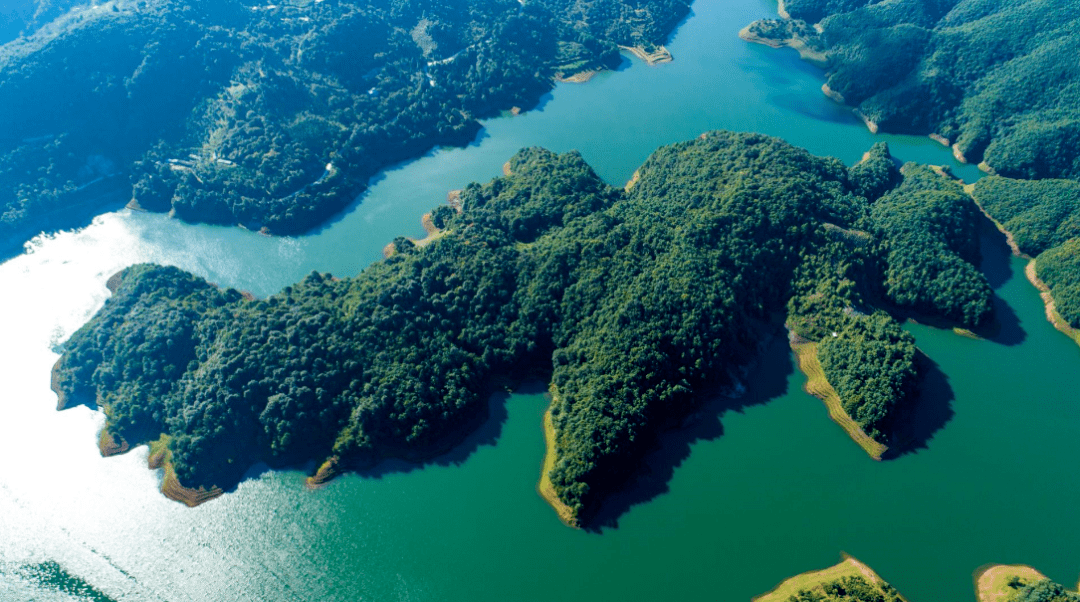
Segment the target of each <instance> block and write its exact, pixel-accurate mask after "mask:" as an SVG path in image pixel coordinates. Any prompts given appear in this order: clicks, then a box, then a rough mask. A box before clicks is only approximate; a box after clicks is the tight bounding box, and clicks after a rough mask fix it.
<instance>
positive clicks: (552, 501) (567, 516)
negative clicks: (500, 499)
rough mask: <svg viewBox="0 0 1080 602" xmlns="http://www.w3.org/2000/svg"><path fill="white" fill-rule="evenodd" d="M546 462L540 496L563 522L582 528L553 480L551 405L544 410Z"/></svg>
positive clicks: (540, 482) (553, 456)
mask: <svg viewBox="0 0 1080 602" xmlns="http://www.w3.org/2000/svg"><path fill="white" fill-rule="evenodd" d="M551 397H552V400H551V404H552V406H554V405H555V398H556V393H555V390H554V387H552V395H551ZM543 428H544V450H545V451H544V462H543V464H542V465H541V468H540V481H539V482H538V483H537V484H536V492H537V493H539V494H540V497H542V498H544V501H545V502H547V503H548V505H550V506H551V507H552V508H553V509H554V510H555V513H556V514H558V515H559V520H561V521H562V522H563V524H564V525H566V526H567V527H573V528H574V529H580V528H581V526H580V525H579V524H578V520H577V515H576V514H575V513H574V510H573V509H572V508H570V507H569V506H567V505H566V504H564V503H563V501H562V500H560V499H559V496H558V494H557V493H555V486H554V485H553V484H552V482H551V476H550V474H549V473H550V472H551V470H552V469H553V468H555V459H556V455H557V453H556V450H555V445H556V440H555V424H554V423H553V422H552V419H551V406H548V409H546V410H544V425H543Z"/></svg>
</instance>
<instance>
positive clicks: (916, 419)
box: [882, 351, 956, 460]
mask: <svg viewBox="0 0 1080 602" xmlns="http://www.w3.org/2000/svg"><path fill="white" fill-rule="evenodd" d="M916 361H917V362H918V363H919V368H920V372H921V373H922V374H921V378H920V379H919V393H918V395H917V396H916V398H915V400H914V402H913V403H912V404H911V405H910V407H909V408H908V409H907V410H906V411H904V412H902V413H901V414H900V415H899V416H898V417H897V424H896V427H895V428H894V432H893V437H894V439H895V440H896V441H898V442H899V443H896V444H894V445H892V446H891V447H889V449H888V451H886V452H885V454H884V455H883V456H882V460H895V459H897V458H900V457H902V456H906V455H909V454H914V453H918V452H919V451H921V450H924V449H929V447H930V445H929V442H930V440H931V439H933V438H934V435H935V434H937V432H938V431H940V430H941V429H943V428H944V427H945V425H946V424H947V423H948V422H949V421H950V420H952V418H953V416H954V415H955V412H954V411H953V408H952V402H953V400H954V399H955V398H956V395H955V394H954V393H953V390H952V387H951V386H950V385H949V377H948V376H947V375H946V374H945V373H944V372H942V370H941V367H940V366H938V364H937V362H935V361H934V360H932V359H930V358H929V357H927V355H926V354H924V353H923V352H921V351H919V352H918V355H917V356H916Z"/></svg>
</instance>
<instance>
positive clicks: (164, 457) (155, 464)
mask: <svg viewBox="0 0 1080 602" xmlns="http://www.w3.org/2000/svg"><path fill="white" fill-rule="evenodd" d="M149 446H150V455H149V456H147V458H146V464H147V466H148V467H149V468H150V469H151V470H156V469H158V468H161V469H163V470H164V474H163V475H162V480H161V494H162V495H164V496H165V497H167V498H169V499H170V500H173V501H175V502H181V503H182V504H184V505H186V506H187V507H188V508H194V507H195V506H198V505H199V504H203V503H205V502H209V501H210V500H212V499H214V498H216V497H219V496H221V495H222V494H223V493H225V491H224V490H223V489H221V488H220V487H211V488H210V489H209V490H208V489H206V488H205V487H199V488H198V489H193V488H191V487H185V486H183V485H182V484H181V483H180V479H178V478H176V470H174V469H173V464H172V452H171V451H169V437H168V435H162V436H161V438H160V439H158V440H157V441H152V442H151V443H150V444H149Z"/></svg>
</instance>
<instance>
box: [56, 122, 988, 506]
mask: <svg viewBox="0 0 1080 602" xmlns="http://www.w3.org/2000/svg"><path fill="white" fill-rule="evenodd" d="M872 155H873V156H876V158H877V160H880V161H888V162H891V158H889V157H888V151H887V149H886V148H885V147H884V146H881V147H878V148H877V149H875V151H874V153H872ZM878 167H879V168H881V169H877V168H874V169H870V168H868V167H866V166H862V167H858V166H857V167H854V168H851V169H848V168H847V167H845V166H844V165H843V164H841V163H840V162H839V161H838V160H836V159H829V158H819V157H815V156H813V155H810V154H809V153H807V152H806V151H804V150H802V149H798V148H795V147H792V146H790V145H788V144H786V143H784V142H782V141H780V140H778V139H775V138H770V137H767V136H762V135H758V134H734V133H728V132H711V133H707V134H704V135H702V136H701V137H700V138H698V139H695V140H693V141H689V142H683V143H679V144H674V145H671V146H667V147H664V148H661V149H660V150H658V151H656V152H655V153H654V154H653V155H652V156H651V157H650V158H649V159H648V160H647V161H646V162H645V164H644V165H642V166H641V168H640V170H639V177H638V178H637V179H636V182H635V184H634V185H633V186H632V187H630V188H629V189H628V190H622V189H616V188H612V187H610V186H608V185H607V184H605V183H604V182H603V181H602V180H600V179H599V178H598V177H597V176H596V174H595V173H594V172H593V171H592V169H591V168H589V166H588V165H587V164H586V163H585V162H584V161H583V159H582V158H581V156H580V155H578V154H577V153H567V154H563V155H556V154H553V153H551V152H548V151H545V150H542V149H526V150H523V151H521V152H519V153H518V154H517V155H516V156H515V157H513V158H512V159H511V160H510V162H509V170H510V175H508V176H506V177H501V178H497V179H495V180H493V181H491V182H490V183H488V184H484V185H479V184H470V185H469V186H468V187H466V188H465V189H464V191H463V193H462V195H461V212H460V213H459V212H457V211H455V210H453V209H451V208H449V207H442V208H439V209H437V210H435V211H434V212H433V215H432V221H433V223H434V224H435V225H436V226H438V227H440V228H442V229H443V231H442V232H441V233H440V235H439V236H438V237H436V238H435V240H433V241H432V242H430V243H429V244H426V245H423V246H418V245H416V244H414V243H413V242H411V241H409V240H407V239H404V238H400V239H397V240H395V241H394V243H393V245H392V249H393V253H392V254H391V255H390V257H389V258H388V259H386V260H385V261H380V262H378V263H376V264H374V265H372V266H370V267H369V268H367V269H366V270H364V271H363V272H361V273H360V274H359V275H357V276H356V277H353V278H346V279H341V280H339V279H335V278H331V277H329V276H328V275H324V274H317V273H313V274H311V275H310V276H309V277H308V278H306V279H305V280H304V281H302V282H300V283H298V284H296V285H293V286H290V287H287V288H285V289H284V290H283V291H282V292H280V293H278V294H276V295H274V296H271V297H270V298H268V299H264V300H258V299H249V298H245V297H244V296H242V295H241V294H240V293H237V292H236V291H232V290H221V289H219V288H217V287H214V286H212V285H209V284H207V283H206V282H205V281H203V280H202V279H200V278H197V277H195V276H192V275H190V274H187V273H184V272H182V271H181V270H178V269H176V268H169V267H158V266H150V265H139V266H134V267H131V268H128V269H127V270H125V271H124V272H122V273H121V275H120V284H119V287H118V288H117V290H116V293H115V295H114V296H113V297H112V298H110V299H109V300H108V301H107V302H106V304H105V306H104V308H103V309H102V310H101V311H100V312H99V313H98V314H97V315H96V316H94V317H93V319H91V320H90V322H89V323H87V324H86V325H85V326H84V327H83V328H82V329H80V330H79V331H78V332H76V333H75V334H74V335H73V336H72V337H71V339H70V340H69V341H68V342H67V343H66V345H65V351H64V355H63V357H62V358H61V359H60V361H59V362H58V364H57V367H56V380H55V382H56V387H57V390H58V392H59V393H60V395H61V396H62V397H63V398H66V399H69V400H71V401H80V400H82V401H90V400H96V401H97V403H99V404H100V405H101V406H102V407H103V408H104V409H105V413H106V416H107V418H108V423H107V427H106V428H107V429H108V431H109V432H110V433H111V434H113V435H114V436H115V437H119V438H121V439H123V440H126V441H128V442H132V443H135V442H142V441H148V440H152V439H155V438H156V437H157V436H158V435H159V434H161V433H164V434H168V435H169V436H170V446H171V451H172V454H173V459H174V462H175V468H176V473H177V475H178V477H179V478H180V480H181V481H182V482H183V483H185V484H188V485H190V486H199V485H205V486H210V485H220V486H228V485H230V484H232V483H235V482H236V480H237V479H239V478H240V477H241V475H242V474H243V472H244V471H245V470H246V468H247V467H248V466H250V465H251V464H252V463H253V462H255V461H267V462H269V463H271V464H278V463H287V462H297V461H300V460H307V459H320V458H326V457H328V456H331V455H333V456H338V457H341V458H344V459H348V460H349V461H352V462H359V463H365V462H373V461H376V460H377V459H379V458H382V457H386V456H406V457H413V456H418V455H422V454H424V453H425V452H427V451H429V450H434V449H439V448H440V446H443V445H444V444H445V442H446V441H447V440H448V438H449V439H452V438H453V437H454V436H461V432H462V430H463V429H464V428H466V425H467V424H469V421H470V420H473V419H474V418H475V417H476V416H478V415H479V413H481V412H482V411H483V410H484V408H486V405H485V404H484V403H483V402H484V396H485V392H486V391H487V390H488V389H487V385H490V384H491V383H492V382H495V380H497V379H496V376H497V375H502V374H508V373H509V374H513V373H515V372H520V371H522V370H525V369H526V368H529V369H532V367H536V366H539V367H542V368H544V369H545V372H547V373H548V374H550V382H551V386H552V391H553V393H554V401H553V406H552V419H553V424H554V427H555V439H556V441H555V448H556V452H557V453H556V461H555V466H554V469H553V470H552V472H551V473H550V478H551V481H552V483H553V485H554V487H555V490H556V492H557V494H558V496H559V497H560V499H562V500H563V501H564V502H565V503H566V504H567V505H568V506H570V507H571V508H572V509H573V510H574V511H575V512H577V513H578V514H579V516H580V517H581V518H582V519H583V520H587V519H588V514H589V512H590V511H592V510H594V509H595V508H596V507H597V505H598V503H599V502H600V500H602V499H603V497H604V495H606V493H607V492H608V491H610V490H611V488H612V487H614V486H616V485H617V484H618V482H619V480H620V479H621V478H622V477H623V476H624V475H626V473H627V472H628V471H630V470H631V469H632V468H633V467H634V466H635V462H636V458H637V457H638V456H639V455H640V454H641V453H642V450H643V449H645V448H646V446H647V442H648V441H649V439H650V437H652V436H654V435H655V433H656V432H658V431H659V430H660V429H661V428H663V427H664V426H665V425H669V424H672V423H673V422H675V421H678V420H681V419H682V418H683V417H685V416H687V415H689V414H690V413H691V412H692V411H693V409H694V408H695V406H696V404H697V403H698V402H699V401H700V393H702V392H703V391H704V390H706V389H707V388H708V387H709V386H711V385H715V384H725V383H727V384H730V383H731V382H732V381H734V380H735V379H737V378H738V370H739V368H740V367H741V366H743V365H744V364H745V363H746V361H747V360H748V358H751V357H753V356H754V355H755V353H756V350H757V348H758V345H759V342H760V339H761V337H762V336H763V334H762V333H763V331H764V330H765V329H764V328H763V327H764V325H765V324H766V323H768V322H769V321H771V320H772V319H774V317H775V316H776V315H777V314H778V313H786V314H787V321H788V324H789V326H790V328H791V329H792V331H793V332H794V333H795V335H797V336H801V337H804V338H807V339H810V340H815V341H818V340H820V341H823V342H822V343H821V357H822V365H823V368H824V370H825V372H826V375H827V377H828V379H829V380H830V381H831V382H832V383H834V385H835V386H836V388H837V390H838V392H839V393H840V395H841V397H842V401H843V404H844V407H845V409H846V410H847V412H848V413H849V414H850V415H851V416H852V417H853V418H854V419H855V420H856V421H857V422H859V424H860V425H861V426H862V427H863V428H864V429H865V430H866V431H867V432H868V433H870V434H871V436H873V437H875V438H877V439H878V440H879V441H883V442H887V441H889V437H890V435H891V430H892V429H891V422H892V417H893V415H894V410H895V409H897V408H899V407H902V406H903V405H904V404H905V403H906V402H907V400H908V398H909V397H910V395H911V394H912V393H913V392H914V389H915V382H916V372H917V367H916V364H915V363H914V343H913V340H912V338H911V336H910V335H909V334H907V333H905V332H904V331H902V330H901V329H900V328H899V325H898V324H897V322H896V321H895V320H893V319H892V318H891V317H889V315H888V314H887V313H885V312H883V311H882V310H881V308H886V309H887V308H890V307H894V306H895V303H911V304H914V305H916V306H918V307H920V308H921V309H923V310H925V311H929V312H933V313H936V314H939V315H942V316H945V317H947V318H952V319H954V320H958V321H960V323H962V324H967V325H970V324H972V323H974V322H975V321H978V320H982V319H985V318H986V314H985V313H983V312H967V311H963V309H964V308H967V307H968V306H969V305H972V304H973V305H974V306H979V307H981V306H982V305H980V304H981V303H987V304H988V300H987V298H985V297H980V296H979V295H989V287H987V286H986V285H985V280H983V279H982V276H981V275H980V274H978V272H976V271H974V270H973V269H961V267H959V266H968V268H970V264H968V263H966V262H967V258H968V257H969V256H970V254H971V253H972V251H973V247H972V245H971V241H970V240H969V239H968V238H966V235H965V234H963V233H962V232H958V231H957V230H956V223H957V220H960V219H962V218H963V217H964V216H965V215H968V214H969V213H970V212H971V211H972V207H973V204H972V201H971V200H970V198H968V197H966V196H964V195H955V194H954V192H955V186H956V185H955V184H954V183H953V182H952V181H950V180H949V179H947V178H945V177H944V176H941V175H938V174H936V173H934V172H932V171H930V170H926V169H921V168H919V167H917V166H914V165H909V166H907V167H905V168H904V169H903V170H902V171H901V172H897V171H895V168H891V171H890V167H889V166H888V165H879V166H878ZM882 170H884V171H882ZM879 171H881V172H882V173H885V172H890V173H892V175H890V176H888V178H886V179H895V183H896V184H897V186H896V188H894V189H892V190H889V191H887V192H885V193H884V194H883V196H882V197H881V198H880V199H878V200H876V201H874V202H871V201H870V200H868V199H867V198H866V197H865V196H863V192H864V191H866V190H868V189H873V190H876V191H879V192H880V191H881V190H882V188H883V186H879V185H877V184H874V185H868V183H867V176H866V174H867V173H868V172H872V173H877V172H879ZM870 180H871V182H879V181H880V180H881V178H879V177H878V176H874V177H872V178H871V179H870ZM929 193H937V194H940V195H941V197H940V198H938V197H932V198H931V197H927V196H926V195H927V194H929ZM912 198H913V199H916V200H918V202H911V201H906V200H905V199H912ZM965 199H966V202H967V203H968V205H971V206H967V207H965V206H964V202H965ZM901 223H904V224H907V226H906V227H903V228H902V227H900V225H899V224H901ZM913 240H917V241H919V244H914V243H913V242H912V241H913ZM924 247H925V248H928V249H930V252H922V251H919V249H922V248H924ZM913 249H915V250H913ZM898 266H899V267H898ZM909 279H913V280H909ZM968 280H970V282H968ZM949 291H952V293H953V295H954V297H955V298H953V297H950V296H949V294H948V292H949ZM890 299H892V300H893V301H894V302H895V303H894V302H891V301H890ZM875 304H876V305H878V308H875V307H874V305H875ZM987 306H988V305H987ZM957 308H960V310H958V309H957Z"/></svg>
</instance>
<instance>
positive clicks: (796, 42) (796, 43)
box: [739, 21, 829, 69]
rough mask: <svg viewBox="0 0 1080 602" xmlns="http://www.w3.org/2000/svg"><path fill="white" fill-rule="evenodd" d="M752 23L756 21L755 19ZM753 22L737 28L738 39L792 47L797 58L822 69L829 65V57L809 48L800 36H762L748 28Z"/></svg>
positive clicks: (752, 42) (770, 45) (777, 46)
mask: <svg viewBox="0 0 1080 602" xmlns="http://www.w3.org/2000/svg"><path fill="white" fill-rule="evenodd" d="M754 23H757V21H755V22H754ZM754 23H751V24H750V25H747V26H746V27H743V28H742V29H741V30H739V38H740V39H742V40H745V41H747V42H750V43H751V44H762V45H764V46H768V47H769V48H792V49H794V50H795V51H797V52H798V53H799V58H801V59H802V60H804V61H806V62H808V63H811V64H814V65H816V66H818V67H821V68H822V69H824V68H826V67H828V66H829V59H828V58H827V57H826V56H825V53H824V52H821V51H820V50H814V49H813V48H810V45H809V44H807V43H806V41H805V40H804V39H802V38H801V37H799V36H792V37H789V38H780V39H772V38H766V37H762V36H760V35H758V34H756V33H754V32H752V31H751V30H750V29H751V28H752V27H753V26H754Z"/></svg>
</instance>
